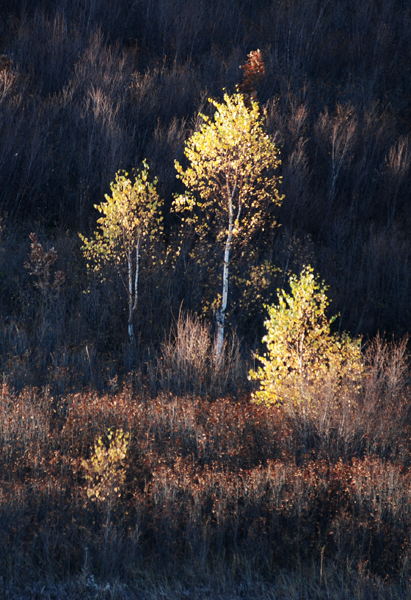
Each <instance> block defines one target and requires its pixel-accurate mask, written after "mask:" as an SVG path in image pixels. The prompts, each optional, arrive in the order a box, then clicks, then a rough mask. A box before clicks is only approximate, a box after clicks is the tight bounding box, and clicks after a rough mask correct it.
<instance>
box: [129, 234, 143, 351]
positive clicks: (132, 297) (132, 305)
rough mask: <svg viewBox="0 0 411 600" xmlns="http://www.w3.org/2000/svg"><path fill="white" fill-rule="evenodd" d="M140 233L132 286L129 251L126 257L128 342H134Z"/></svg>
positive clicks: (131, 265) (131, 264)
mask: <svg viewBox="0 0 411 600" xmlns="http://www.w3.org/2000/svg"><path fill="white" fill-rule="evenodd" d="M140 239H141V238H140V234H138V238H137V242H136V267H135V272H134V287H133V262H132V258H131V253H130V256H129V258H128V337H129V340H130V344H134V341H135V338H134V327H133V315H134V313H135V312H136V310H137V303H138V278H139V275H140Z"/></svg>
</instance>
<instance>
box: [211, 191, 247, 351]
mask: <svg viewBox="0 0 411 600" xmlns="http://www.w3.org/2000/svg"><path fill="white" fill-rule="evenodd" d="M236 188H237V184H235V185H234V188H233V191H232V193H231V194H230V201H229V206H228V235H227V239H226V242H225V249H224V264H223V289H222V294H221V306H220V308H219V309H218V310H217V313H216V320H217V346H216V354H217V360H218V362H219V361H220V360H221V356H222V354H223V347H224V327H225V312H226V310H227V298H228V275H229V267H228V265H229V262H230V251H231V243H232V239H233V229H234V219H233V216H234V215H233V198H234V194H235V191H236ZM240 213H241V204H240V202H239V203H238V211H237V222H238V221H239V220H240Z"/></svg>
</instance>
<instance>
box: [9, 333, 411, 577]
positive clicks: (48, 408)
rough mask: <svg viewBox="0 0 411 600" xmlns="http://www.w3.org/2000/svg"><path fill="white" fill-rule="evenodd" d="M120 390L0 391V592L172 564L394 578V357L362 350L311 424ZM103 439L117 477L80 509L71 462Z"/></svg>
mask: <svg viewBox="0 0 411 600" xmlns="http://www.w3.org/2000/svg"><path fill="white" fill-rule="evenodd" d="M134 388H135V386H134ZM134 388H133V385H132V384H131V383H130V384H128V385H125V387H124V388H123V390H122V391H119V392H117V393H115V394H111V395H110V394H107V395H103V396H101V395H98V394H97V393H94V392H84V393H78V394H75V395H72V396H67V397H65V398H63V399H62V400H56V399H54V398H53V397H51V396H50V394H49V393H47V391H44V390H43V391H37V390H33V389H32V390H28V389H26V390H23V391H22V392H21V393H19V394H16V393H12V392H11V391H10V390H9V389H8V387H7V385H5V384H4V385H3V387H2V390H1V394H0V413H1V418H0V441H1V455H0V469H1V497H0V500H1V512H0V534H1V539H2V544H1V546H0V576H2V577H3V578H4V580H5V581H18V580H19V578H20V580H21V579H22V578H23V579H27V580H29V579H30V578H32V577H33V574H34V573H35V577H36V580H38V579H39V578H40V579H41V578H46V579H47V580H48V581H50V580H56V579H58V580H61V579H62V578H66V577H73V576H78V577H80V576H84V577H86V576H87V577H88V576H90V575H91V574H93V575H94V576H96V577H105V578H119V579H121V580H123V581H127V580H130V579H133V578H134V577H136V576H138V574H139V573H141V571H142V569H147V568H154V569H155V568H159V567H161V568H163V569H172V570H173V571H174V572H175V571H176V570H178V569H180V568H184V565H188V564H189V565H191V567H190V568H192V567H193V565H194V566H196V567H198V568H202V569H205V568H210V565H218V564H219V565H221V564H225V565H227V566H229V567H230V569H231V570H232V572H233V573H234V574H235V573H238V574H241V573H242V572H243V571H244V569H245V568H246V567H247V568H252V569H253V571H254V572H260V573H263V574H266V575H267V576H269V575H270V574H272V573H273V570H275V569H276V568H278V566H282V567H284V568H289V567H292V566H293V565H295V564H297V563H296V561H299V562H301V561H306V560H320V559H321V560H323V559H322V558H321V556H322V557H323V558H324V557H325V560H328V559H332V560H333V561H337V563H341V564H348V563H347V561H349V563H350V564H351V565H355V566H356V568H359V569H360V570H362V571H364V570H366V571H367V572H370V573H371V572H374V573H378V574H379V575H381V574H385V575H387V576H388V575H389V576H400V575H401V576H404V575H406V576H407V577H408V570H407V568H408V567H407V561H408V555H409V551H410V526H411V505H410V503H409V497H410V494H411V472H410V438H411V427H410V425H411V419H410V414H409V398H410V395H409V389H408V383H407V371H406V358H405V356H404V348H401V347H398V346H396V347H389V346H387V345H386V344H383V343H382V342H381V341H378V340H377V342H375V344H374V345H373V346H372V347H371V348H370V349H369V351H368V355H367V377H366V379H365V383H364V388H363V390H362V394H361V399H360V402H359V403H358V404H357V406H356V408H355V409H350V410H349V409H348V408H347V407H344V406H340V409H339V410H338V411H334V414H332V415H329V416H328V417H327V418H325V415H326V411H325V412H324V411H323V412H321V411H318V410H317V411H315V412H314V413H313V414H312V415H311V416H310V415H307V414H306V415H305V416H304V418H302V417H299V416H298V415H287V414H285V413H284V411H282V409H281V407H280V408H276V409H268V408H266V407H263V406H257V405H254V404H251V403H250V401H249V398H248V397H242V398H231V397H226V398H221V399H219V400H216V401H209V400H206V399H204V398H199V397H198V398H196V397H194V398H193V397H189V398H188V397H185V398H184V397H176V396H174V395H172V394H170V393H163V394H159V395H157V396H156V397H155V398H151V397H150V395H149V394H148V393H147V392H145V391H144V390H142V389H140V390H138V389H134ZM346 401H347V403H348V404H350V401H349V399H347V400H346ZM325 404H326V397H324V399H323V405H325ZM350 406H355V404H354V403H351V404H350ZM109 428H110V429H111V431H113V430H117V431H118V430H123V431H124V432H129V434H130V438H129V446H128V449H127V454H126V459H125V461H124V465H125V468H126V479H125V482H124V483H123V484H122V487H121V489H119V488H118V487H116V488H115V489H116V490H117V491H116V494H115V495H113V496H111V497H109V495H107V496H106V497H105V498H104V499H99V501H93V499H92V498H89V497H88V494H87V488H88V485H89V483H88V481H87V480H86V477H85V475H86V473H85V469H84V464H85V463H84V461H90V458H91V456H92V454H93V452H94V451H95V443H96V440H97V439H98V438H99V437H100V436H102V440H103V445H104V446H105V447H108V445H109V440H108V438H107V433H108V430H109ZM112 468H113V477H114V470H115V468H116V467H115V466H113V467H112ZM119 481H120V480H119ZM117 492H119V493H117ZM298 564H299V563H298Z"/></svg>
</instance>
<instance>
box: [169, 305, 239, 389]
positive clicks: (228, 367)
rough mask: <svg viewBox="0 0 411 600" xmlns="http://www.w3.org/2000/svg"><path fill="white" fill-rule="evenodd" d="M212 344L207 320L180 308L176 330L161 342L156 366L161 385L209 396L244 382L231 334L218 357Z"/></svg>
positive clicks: (236, 342) (235, 343)
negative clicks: (220, 356)
mask: <svg viewBox="0 0 411 600" xmlns="http://www.w3.org/2000/svg"><path fill="white" fill-rule="evenodd" d="M215 344H216V341H215V339H213V336H212V335H211V328H210V325H209V324H208V323H201V322H200V321H199V319H198V318H196V317H192V316H190V315H189V314H188V313H187V314H184V313H181V312H180V314H179V317H178V320H177V324H176V330H175V333H174V334H171V335H170V337H169V339H168V340H167V342H164V343H163V344H162V352H161V358H160V362H159V366H158V377H159V380H160V381H161V382H162V387H165V388H168V389H171V390H173V391H174V392H175V393H177V394H181V395H184V394H187V393H193V394H195V395H198V394H199V395H204V396H212V397H213V396H219V395H223V394H224V393H227V392H228V391H232V390H235V389H236V387H237V386H238V385H241V384H242V383H243V382H244V379H245V377H244V375H245V370H246V365H245V363H244V361H243V359H242V357H241V350H240V345H239V341H238V339H237V338H236V337H235V336H233V337H232V339H231V340H229V341H228V342H226V345H225V348H224V352H223V355H222V359H221V360H220V361H218V360H217V355H216V349H215Z"/></svg>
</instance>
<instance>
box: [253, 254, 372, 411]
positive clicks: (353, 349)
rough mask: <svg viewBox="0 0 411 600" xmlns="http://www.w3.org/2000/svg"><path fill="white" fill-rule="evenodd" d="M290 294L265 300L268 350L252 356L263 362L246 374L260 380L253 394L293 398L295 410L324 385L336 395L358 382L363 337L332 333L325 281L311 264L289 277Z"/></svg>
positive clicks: (281, 400)
mask: <svg viewBox="0 0 411 600" xmlns="http://www.w3.org/2000/svg"><path fill="white" fill-rule="evenodd" d="M290 287H291V295H288V294H286V293H285V292H284V290H283V291H280V290H279V304H278V306H269V307H268V314H269V318H268V320H267V321H266V322H265V326H266V328H267V335H266V336H265V337H264V338H263V340H262V341H263V342H264V343H265V344H267V350H268V352H267V354H264V355H263V356H256V358H257V359H258V360H259V361H260V362H261V363H262V365H263V366H262V367H260V368H259V369H258V370H257V371H251V372H250V379H254V380H258V381H259V382H260V389H259V390H258V391H257V392H255V393H254V394H253V400H254V402H257V403H262V402H263V403H265V404H267V405H268V406H270V405H278V404H291V405H292V407H293V408H294V409H295V410H298V408H299V407H301V406H307V405H310V404H312V403H313V402H314V400H315V398H316V397H317V396H318V392H319V390H321V388H323V387H324V385H328V386H331V389H332V392H333V396H334V399H335V400H336V401H337V402H338V399H339V398H340V397H341V395H342V394H343V393H344V390H346V389H347V385H350V386H351V387H352V384H354V386H356V387H357V389H358V387H359V382H360V380H361V377H362V373H363V365H362V355H361V348H360V346H361V340H360V339H356V340H351V339H350V338H349V337H348V335H347V334H345V333H344V334H342V335H341V336H340V335H338V334H332V333H331V329H330V325H331V324H332V322H333V321H334V320H335V319H336V318H337V317H333V318H332V319H330V320H328V319H327V316H326V314H325V311H326V308H327V306H328V304H329V302H328V299H327V296H326V293H325V292H326V290H327V288H326V287H325V286H324V284H320V283H319V282H318V281H317V280H316V278H315V275H314V271H313V269H312V268H311V267H310V266H307V267H304V269H303V271H302V273H301V275H300V278H297V277H296V276H295V275H292V276H291V277H290Z"/></svg>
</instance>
